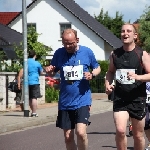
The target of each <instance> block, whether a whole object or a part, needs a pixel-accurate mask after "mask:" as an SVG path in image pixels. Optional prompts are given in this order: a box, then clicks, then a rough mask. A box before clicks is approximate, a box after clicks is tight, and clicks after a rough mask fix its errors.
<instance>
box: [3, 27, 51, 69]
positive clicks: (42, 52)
mask: <svg viewBox="0 0 150 150" xmlns="http://www.w3.org/2000/svg"><path fill="white" fill-rule="evenodd" d="M38 37H39V34H38V33H37V32H36V31H35V28H34V27H32V26H31V27H29V28H28V32H27V50H28V51H29V50H35V52H36V55H37V60H38V61H39V62H40V63H41V64H42V65H45V63H46V60H45V59H44V57H45V56H46V55H47V52H49V51H52V49H51V48H50V47H48V46H45V45H44V44H42V43H40V42H38V41H37V40H38ZM14 49H15V52H16V54H17V60H16V61H15V62H13V63H12V65H11V66H6V69H5V71H18V70H20V68H22V67H23V44H22V43H20V45H19V46H16V45H14Z"/></svg>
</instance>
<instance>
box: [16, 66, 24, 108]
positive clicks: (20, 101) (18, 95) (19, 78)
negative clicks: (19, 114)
mask: <svg viewBox="0 0 150 150" xmlns="http://www.w3.org/2000/svg"><path fill="white" fill-rule="evenodd" d="M22 79H23V69H20V70H19V73H18V74H17V78H16V80H17V85H18V91H17V92H16V97H15V98H14V100H15V101H16V103H18V104H19V105H20V107H21V111H24V103H23V97H22V92H23V90H22V87H23V86H22Z"/></svg>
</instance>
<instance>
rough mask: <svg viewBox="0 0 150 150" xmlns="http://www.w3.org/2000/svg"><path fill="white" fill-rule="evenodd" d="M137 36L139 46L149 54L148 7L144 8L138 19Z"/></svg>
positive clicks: (149, 22)
mask: <svg viewBox="0 0 150 150" xmlns="http://www.w3.org/2000/svg"><path fill="white" fill-rule="evenodd" d="M138 34H139V41H140V43H139V45H140V46H141V47H142V48H143V49H144V50H146V51H147V52H150V6H148V7H147V6H146V9H145V10H144V14H142V15H141V17H140V19H139V28H138Z"/></svg>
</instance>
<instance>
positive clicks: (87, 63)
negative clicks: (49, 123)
mask: <svg viewBox="0 0 150 150" xmlns="http://www.w3.org/2000/svg"><path fill="white" fill-rule="evenodd" d="M51 65H53V66H55V67H56V70H55V71H60V77H61V83H60V95H59V107H58V109H59V110H74V109H77V108H80V107H82V106H87V105H91V90H90V85H89V81H88V80H86V79H84V78H82V79H81V80H74V81H73V83H72V84H68V82H67V80H65V77H64V71H63V67H65V66H78V65H83V72H89V68H91V69H94V68H97V67H98V66H99V64H98V62H97V61H96V59H95V56H94V53H93V52H92V50H91V49H89V48H87V47H84V46H79V49H78V50H77V51H76V52H75V53H74V54H70V53H67V51H66V49H65V48H64V47H63V48H60V49H58V50H56V52H55V54H54V56H53V59H52V61H51Z"/></svg>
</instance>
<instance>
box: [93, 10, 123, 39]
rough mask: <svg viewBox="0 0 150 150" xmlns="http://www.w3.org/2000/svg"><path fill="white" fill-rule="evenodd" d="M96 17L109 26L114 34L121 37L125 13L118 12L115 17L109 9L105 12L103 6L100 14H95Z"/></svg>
mask: <svg viewBox="0 0 150 150" xmlns="http://www.w3.org/2000/svg"><path fill="white" fill-rule="evenodd" d="M94 17H95V19H96V20H97V21H98V22H100V23H101V24H103V25H104V26H105V27H106V28H108V29H109V30H110V31H111V32H113V34H114V35H116V36H117V37H118V38H120V30H121V26H122V25H123V24H124V21H123V15H122V14H119V12H118V11H117V12H116V16H115V18H112V17H110V16H109V14H108V11H106V12H105V13H104V10H103V8H102V9H101V11H100V13H99V15H98V16H96V15H94Z"/></svg>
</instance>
